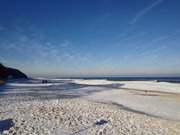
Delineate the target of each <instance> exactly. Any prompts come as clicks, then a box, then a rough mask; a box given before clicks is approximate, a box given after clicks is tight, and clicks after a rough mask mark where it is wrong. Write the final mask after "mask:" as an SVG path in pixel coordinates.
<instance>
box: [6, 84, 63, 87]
mask: <svg viewBox="0 0 180 135" xmlns="http://www.w3.org/2000/svg"><path fill="white" fill-rule="evenodd" d="M63 84H64V83H36V84H33V83H7V84H6V85H7V86H15V87H47V86H58V85H63Z"/></svg>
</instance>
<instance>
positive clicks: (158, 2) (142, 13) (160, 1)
mask: <svg viewBox="0 0 180 135" xmlns="http://www.w3.org/2000/svg"><path fill="white" fill-rule="evenodd" d="M162 2H163V0H157V1H155V2H154V3H152V4H151V5H149V6H147V7H145V8H144V9H143V10H141V11H139V12H138V13H137V14H136V16H135V17H134V18H133V20H132V22H131V24H134V23H136V22H137V21H138V20H139V19H140V18H142V17H143V16H144V15H145V14H147V13H148V12H149V11H150V10H151V9H152V8H154V7H156V6H158V5H159V4H160V3H162Z"/></svg>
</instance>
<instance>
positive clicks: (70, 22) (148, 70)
mask: <svg viewBox="0 0 180 135" xmlns="http://www.w3.org/2000/svg"><path fill="white" fill-rule="evenodd" d="M0 61H1V62H2V63H4V64H5V65H8V66H12V67H16V68H19V69H21V70H23V71H24V72H26V73H28V74H29V75H56V76H114V75H115V76H117V75H122V76H125V75H129V76H131V75H132V76H134V75H139V76H151V75H155V76H161V75H162V76H174V75H175V76H178V75H180V68H179V67H180V1H179V0H133V1H132V0H53V1H52V0H29V1H27V0H26V1H25V0H13V1H12V0H1V1H0Z"/></svg>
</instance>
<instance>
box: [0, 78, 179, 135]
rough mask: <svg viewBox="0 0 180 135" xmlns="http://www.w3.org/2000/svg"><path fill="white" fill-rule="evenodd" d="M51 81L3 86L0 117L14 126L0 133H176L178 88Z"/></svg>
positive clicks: (173, 86) (153, 83)
mask: <svg viewBox="0 0 180 135" xmlns="http://www.w3.org/2000/svg"><path fill="white" fill-rule="evenodd" d="M53 81H54V80H52V79H51V81H50V80H49V84H40V83H38V82H40V81H38V82H36V83H33V84H32V82H33V80H32V81H30V83H25V82H23V83H18V82H15V83H12V82H11V83H7V84H5V85H6V87H7V89H8V87H9V91H4V92H3V93H0V96H1V98H0V103H1V104H0V119H1V121H3V120H9V119H11V120H12V122H13V126H11V127H10V128H9V129H7V130H3V131H2V134H10V135H13V134H14V133H16V134H20V135H23V134H26V133H29V134H32V133H34V134H40V135H44V134H51V135H58V134H59V133H61V134H62V135H76V134H90V135H94V134H99V135H101V134H104V135H109V134H115V135H121V134H122V135H123V134H129V135H139V134H144V135H149V134H155V135H169V134H180V115H179V110H178V108H180V107H179V106H180V100H179V94H180V92H179V88H180V86H179V84H172V83H162V82H160V83H159V82H149V81H148V82H147V81H141V82H132V81H131V82H127V81H119V82H117V81H107V80H82V79H81V80H80V79H74V80H57V79H56V80H55V81H54V83H53ZM58 81H59V83H58ZM27 86H28V87H27ZM13 88H14V89H13ZM59 88H63V89H62V90H61V89H60V90H59ZM64 88H65V90H64ZM73 88H74V89H73ZM133 88H134V89H133ZM147 90H148V91H147ZM168 90H169V93H167V92H168ZM171 91H172V92H171ZM101 120H104V124H102V125H101V124H99V125H98V124H97V123H98V121H101ZM1 121H0V122H1ZM99 123H100V122H99Z"/></svg>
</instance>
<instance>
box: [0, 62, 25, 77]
mask: <svg viewBox="0 0 180 135" xmlns="http://www.w3.org/2000/svg"><path fill="white" fill-rule="evenodd" d="M19 78H25V79H27V78H28V77H27V75H25V74H24V73H23V72H21V71H19V70H18V69H14V68H10V67H5V66H4V65H2V64H0V79H1V80H6V79H19Z"/></svg>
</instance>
